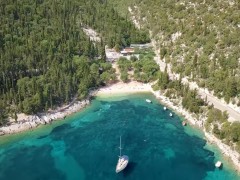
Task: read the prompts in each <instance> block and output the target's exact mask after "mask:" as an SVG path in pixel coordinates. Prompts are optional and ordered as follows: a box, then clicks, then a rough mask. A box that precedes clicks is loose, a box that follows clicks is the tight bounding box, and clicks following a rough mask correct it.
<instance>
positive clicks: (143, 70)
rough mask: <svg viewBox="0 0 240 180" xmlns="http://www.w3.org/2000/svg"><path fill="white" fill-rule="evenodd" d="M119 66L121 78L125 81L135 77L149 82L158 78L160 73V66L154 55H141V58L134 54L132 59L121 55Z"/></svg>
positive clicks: (137, 79) (140, 80)
mask: <svg viewBox="0 0 240 180" xmlns="http://www.w3.org/2000/svg"><path fill="white" fill-rule="evenodd" d="M117 63H118V67H119V69H120V72H121V76H120V78H121V80H122V81H123V82H127V81H129V79H130V78H131V79H133V80H136V81H139V82H143V83H148V82H152V81H154V80H157V77H158V73H160V69H159V66H158V65H157V63H156V62H155V61H154V60H153V56H152V55H151V54H150V55H149V54H148V55H140V56H139V60H138V58H137V57H135V56H132V57H131V58H130V60H128V59H127V58H125V57H121V58H120V59H119V60H118V62H117Z"/></svg>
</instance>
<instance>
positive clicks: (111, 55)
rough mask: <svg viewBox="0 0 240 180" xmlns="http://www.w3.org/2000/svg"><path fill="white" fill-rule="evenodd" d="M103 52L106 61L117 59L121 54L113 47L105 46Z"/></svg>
mask: <svg viewBox="0 0 240 180" xmlns="http://www.w3.org/2000/svg"><path fill="white" fill-rule="evenodd" d="M105 53H106V60H107V61H108V62H114V61H116V60H118V59H119V58H120V56H121V54H120V53H118V52H117V51H116V50H115V49H109V48H105Z"/></svg>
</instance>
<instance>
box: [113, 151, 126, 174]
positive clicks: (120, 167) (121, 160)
mask: <svg viewBox="0 0 240 180" xmlns="http://www.w3.org/2000/svg"><path fill="white" fill-rule="evenodd" d="M128 161H129V158H128V156H126V155H123V156H120V157H119V159H118V163H117V166H116V173H119V172H120V171H122V170H124V169H125V168H126V167H127V165H128Z"/></svg>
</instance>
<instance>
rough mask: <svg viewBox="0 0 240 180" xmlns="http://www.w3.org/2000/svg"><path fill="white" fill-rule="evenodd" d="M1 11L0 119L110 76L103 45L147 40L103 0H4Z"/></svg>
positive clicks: (76, 93) (39, 108) (46, 105)
mask: <svg viewBox="0 0 240 180" xmlns="http://www.w3.org/2000/svg"><path fill="white" fill-rule="evenodd" d="M0 17H1V18H0V125H4V124H5V123H7V117H8V116H10V117H12V118H14V119H17V113H20V112H24V113H26V114H34V113H37V112H43V111H47V110H49V109H53V108H55V107H57V106H59V105H62V104H65V103H68V102H70V101H71V100H72V99H73V98H74V97H77V98H79V99H81V98H84V97H85V96H87V94H88V91H89V89H90V88H95V87H98V86H100V85H104V84H107V83H111V82H114V81H115V80H116V76H115V74H114V70H113V69H112V67H111V64H109V63H107V62H106V61H105V45H108V46H110V47H115V46H118V47H124V46H127V45H129V44H130V43H143V42H149V36H148V33H146V32H145V31H140V30H137V29H136V28H135V27H134V26H133V24H132V23H131V22H130V21H129V20H128V19H126V18H123V17H121V16H119V15H118V12H117V11H116V10H115V9H114V8H113V6H112V5H111V4H109V3H108V2H107V1H104V0H4V1H0ZM83 28H93V29H95V30H96V31H97V32H98V33H99V34H100V36H101V41H99V42H92V41H90V38H89V37H88V36H86V34H85V33H84V32H83Z"/></svg>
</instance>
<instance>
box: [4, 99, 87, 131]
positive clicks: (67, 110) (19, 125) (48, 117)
mask: <svg viewBox="0 0 240 180" xmlns="http://www.w3.org/2000/svg"><path fill="white" fill-rule="evenodd" d="M89 103H90V101H89V99H86V100H83V101H76V102H74V103H70V104H69V105H67V106H64V107H60V108H58V109H56V110H54V111H50V112H47V113H39V114H35V115H25V114H23V113H21V114H18V119H17V121H14V120H12V119H10V125H8V126H3V127H0V135H5V134H14V133H18V132H22V131H26V130H30V129H34V128H36V127H38V126H39V125H41V124H43V125H44V124H49V123H51V122H52V121H54V120H58V119H64V118H65V117H66V116H68V115H70V114H72V113H75V112H78V111H79V110H81V109H82V108H84V107H86V106H87V105H88V104H89Z"/></svg>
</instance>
